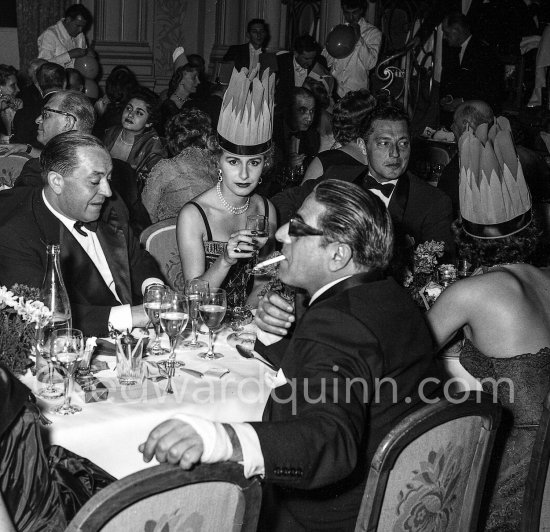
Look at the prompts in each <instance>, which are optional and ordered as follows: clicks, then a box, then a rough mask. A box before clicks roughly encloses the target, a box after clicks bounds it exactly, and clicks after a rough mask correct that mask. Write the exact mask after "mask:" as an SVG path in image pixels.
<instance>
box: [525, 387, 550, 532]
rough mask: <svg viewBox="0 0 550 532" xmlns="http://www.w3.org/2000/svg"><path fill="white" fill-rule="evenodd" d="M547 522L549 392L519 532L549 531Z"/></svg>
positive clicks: (549, 495)
mask: <svg viewBox="0 0 550 532" xmlns="http://www.w3.org/2000/svg"><path fill="white" fill-rule="evenodd" d="M548 523H550V392H548V394H547V396H546V399H545V400H544V404H543V410H542V416H541V418H540V422H539V428H538V431H537V436H536V438H535V444H534V445H533V453H532V454H531V462H530V463H529V473H528V474H527V481H526V483H525V492H524V494H523V511H522V519H521V532H539V530H540V531H542V530H548Z"/></svg>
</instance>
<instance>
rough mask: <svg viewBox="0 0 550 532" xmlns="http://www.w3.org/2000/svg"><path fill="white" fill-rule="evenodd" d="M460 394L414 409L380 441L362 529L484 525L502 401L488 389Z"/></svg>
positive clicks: (418, 530) (421, 530) (419, 530)
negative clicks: (481, 519) (482, 506)
mask: <svg viewBox="0 0 550 532" xmlns="http://www.w3.org/2000/svg"><path fill="white" fill-rule="evenodd" d="M476 395H478V396H479V398H480V399H479V400H477V401H476ZM457 397H460V401H461V402H460V403H454V402H451V401H449V400H448V399H442V400H440V401H439V402H438V403H436V404H428V405H425V406H423V407H421V408H420V409H418V410H417V411H415V412H414V413H412V414H409V415H408V416H407V417H406V418H404V419H403V420H402V421H401V422H400V423H399V424H398V425H397V426H396V427H395V428H394V429H393V430H392V431H391V432H390V433H389V434H388V435H387V436H386V437H385V438H384V440H383V441H382V442H381V443H380V446H379V447H378V450H377V451H376V454H375V456H374V458H373V460H372V462H371V467H370V471H369V476H368V479H367V484H366V487H365V492H364V495H363V501H362V504H361V510H360V512H359V517H358V519H357V523H356V528H355V530H356V532H364V531H369V532H370V531H377V530H378V531H381V530H384V531H388V532H389V531H392V532H427V531H436V530H460V531H461V532H467V531H472V532H473V531H475V530H476V524H477V516H478V512H479V504H480V500H481V494H482V493H483V486H484V483H485V476H486V474H487V468H488V465H489V459H490V457H491V450H492V447H493V443H494V438H495V433H496V429H497V427H498V424H499V422H500V406H498V404H495V403H493V401H492V397H490V396H488V395H486V394H484V393H481V392H467V393H465V394H463V395H460V396H457Z"/></svg>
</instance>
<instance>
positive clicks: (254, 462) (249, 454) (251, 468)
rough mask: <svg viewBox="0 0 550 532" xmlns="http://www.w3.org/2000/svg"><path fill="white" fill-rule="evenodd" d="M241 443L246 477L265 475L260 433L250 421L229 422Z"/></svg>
mask: <svg viewBox="0 0 550 532" xmlns="http://www.w3.org/2000/svg"><path fill="white" fill-rule="evenodd" d="M229 424H230V425H231V426H232V427H233V430H234V431H235V433H236V434H237V437H238V438H239V442H240V444H241V450H242V452H243V461H242V462H241V463H242V466H243V469H244V476H245V478H250V477H253V476H254V475H261V476H264V475H265V463H264V455H263V454H262V447H261V445H260V440H259V438H258V433H257V432H256V431H255V430H254V428H253V427H252V425H250V423H229Z"/></svg>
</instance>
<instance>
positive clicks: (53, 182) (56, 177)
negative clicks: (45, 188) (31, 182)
mask: <svg viewBox="0 0 550 532" xmlns="http://www.w3.org/2000/svg"><path fill="white" fill-rule="evenodd" d="M46 181H47V183H48V185H49V186H50V188H51V189H52V190H53V191H54V192H55V193H56V194H60V193H61V190H63V184H64V181H65V180H64V178H63V176H62V175H61V174H59V173H58V172H54V171H52V170H50V171H49V172H48V175H47V176H46Z"/></svg>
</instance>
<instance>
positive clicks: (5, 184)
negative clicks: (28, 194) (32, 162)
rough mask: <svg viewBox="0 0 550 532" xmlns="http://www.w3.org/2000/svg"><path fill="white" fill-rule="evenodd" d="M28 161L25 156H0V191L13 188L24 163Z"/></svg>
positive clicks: (27, 157)
mask: <svg viewBox="0 0 550 532" xmlns="http://www.w3.org/2000/svg"><path fill="white" fill-rule="evenodd" d="M29 159H30V157H29V156H28V155H26V154H13V155H7V156H6V157H1V156H0V190H4V189H6V188H11V187H13V184H14V183H15V180H16V179H17V178H18V177H19V174H20V173H21V170H22V168H23V166H24V165H25V163H26V162H27V161H28V160H29Z"/></svg>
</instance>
